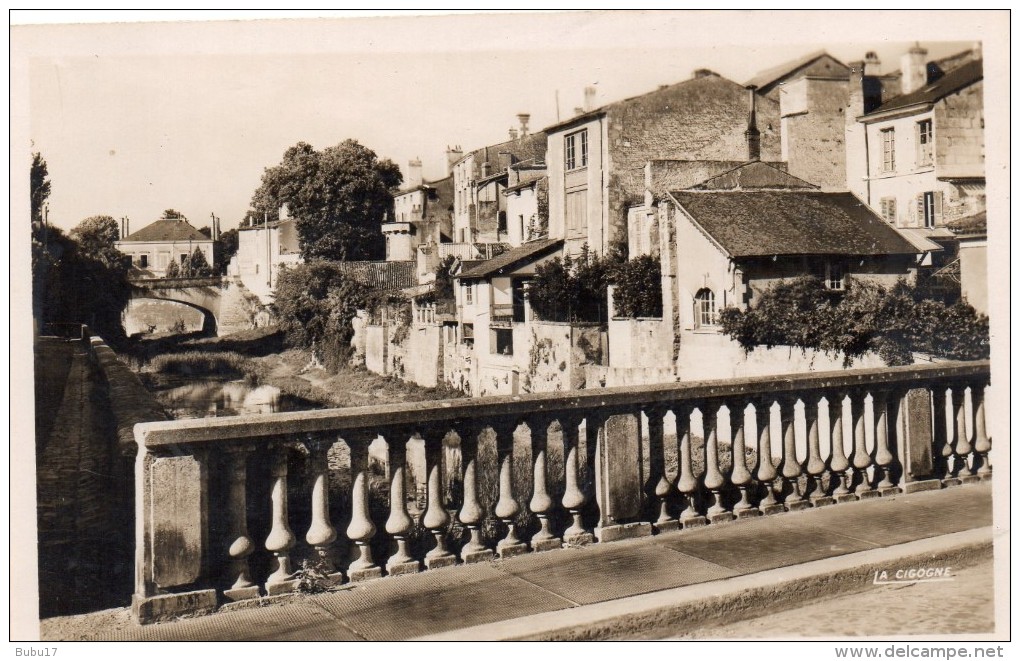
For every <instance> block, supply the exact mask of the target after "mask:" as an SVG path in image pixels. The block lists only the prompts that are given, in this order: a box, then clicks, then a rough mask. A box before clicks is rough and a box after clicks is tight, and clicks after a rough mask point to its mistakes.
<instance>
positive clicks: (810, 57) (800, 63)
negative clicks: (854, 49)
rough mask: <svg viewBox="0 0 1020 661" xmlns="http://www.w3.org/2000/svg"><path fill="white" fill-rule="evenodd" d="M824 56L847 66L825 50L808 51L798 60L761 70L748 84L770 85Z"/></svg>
mask: <svg viewBox="0 0 1020 661" xmlns="http://www.w3.org/2000/svg"><path fill="white" fill-rule="evenodd" d="M823 57H829V58H831V59H832V60H834V61H835V62H837V63H838V64H840V65H842V66H843V67H844V68H846V65H845V64H843V63H842V62H840V61H839V60H837V59H836V58H834V57H832V56H831V55H829V54H828V53H826V52H825V51H824V50H820V51H815V52H814V53H808V54H807V55H805V56H803V57H800V58H797V59H796V60H790V61H789V62H784V63H782V64H780V65H777V66H774V67H772V68H771V69H766V70H765V71H761V72H759V73H758V74H757V75H755V77H754V78H752V79H751V80H749V81H747V84H748V85H754V86H755V87H758V88H762V87H768V86H769V85H771V84H772V83H774V82H776V81H777V80H779V79H780V78H783V77H785V76H787V75H789V74H791V73H793V72H795V71H796V70H797V69H800V68H803V67H805V66H807V65H809V64H811V63H812V62H814V61H815V60H818V59H821V58H823Z"/></svg>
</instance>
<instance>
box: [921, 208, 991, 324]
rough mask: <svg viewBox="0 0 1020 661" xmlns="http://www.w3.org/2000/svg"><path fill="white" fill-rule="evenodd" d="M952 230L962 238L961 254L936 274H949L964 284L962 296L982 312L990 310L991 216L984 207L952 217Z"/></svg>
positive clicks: (961, 289)
mask: <svg viewBox="0 0 1020 661" xmlns="http://www.w3.org/2000/svg"><path fill="white" fill-rule="evenodd" d="M947 227H948V228H949V231H951V232H952V233H953V234H955V235H956V238H957V241H958V242H959V257H957V258H956V260H954V261H952V262H950V263H949V264H947V265H946V266H944V267H942V268H941V269H939V270H938V271H935V272H934V273H933V274H932V276H933V277H935V278H939V277H943V278H945V277H948V278H950V279H951V280H952V281H953V282H954V284H956V285H957V286H959V288H960V296H961V298H962V299H963V300H964V301H966V302H967V303H968V304H970V305H971V306H972V307H973V308H974V309H975V310H977V311H978V312H979V313H981V314H984V315H987V314H988V309H989V308H988V216H987V212H985V211H980V212H978V213H976V214H974V215H972V216H966V217H965V218H958V219H955V220H951V221H949V223H948V224H947Z"/></svg>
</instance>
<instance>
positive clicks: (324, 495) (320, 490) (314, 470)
mask: <svg viewBox="0 0 1020 661" xmlns="http://www.w3.org/2000/svg"><path fill="white" fill-rule="evenodd" d="M305 447H306V448H307V449H308V457H309V463H310V467H311V474H312V522H311V524H310V525H309V526H308V532H307V533H306V534H305V541H306V542H308V544H309V546H311V547H312V548H313V549H315V555H316V556H317V558H318V567H317V570H318V571H319V572H321V573H322V574H323V575H324V577H325V578H324V580H325V581H326V582H327V583H329V584H330V585H333V584H336V583H340V582H341V581H342V580H343V575H342V574H341V573H340V572H339V571H337V568H336V564H334V562H333V542H334V541H336V528H334V527H333V524H332V522H330V520H329V465H328V459H327V454H328V453H329V449H330V448H331V447H333V439H332V438H329V437H328V436H327V437H321V438H312V439H309V440H308V441H307V442H306V443H305Z"/></svg>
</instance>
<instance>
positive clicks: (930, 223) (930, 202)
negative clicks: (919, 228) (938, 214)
mask: <svg viewBox="0 0 1020 661" xmlns="http://www.w3.org/2000/svg"><path fill="white" fill-rule="evenodd" d="M920 202H921V212H920V213H919V214H918V215H919V216H920V217H921V220H922V221H923V222H924V226H925V227H927V228H932V227H935V193H934V192H932V191H928V192H926V193H925V194H924V195H922V196H921V198H920Z"/></svg>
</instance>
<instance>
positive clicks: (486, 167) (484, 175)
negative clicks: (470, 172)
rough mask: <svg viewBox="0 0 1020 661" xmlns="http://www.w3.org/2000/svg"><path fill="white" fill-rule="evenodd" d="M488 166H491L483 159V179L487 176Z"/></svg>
mask: <svg viewBox="0 0 1020 661" xmlns="http://www.w3.org/2000/svg"><path fill="white" fill-rule="evenodd" d="M490 167H491V165H489V162H488V161H485V162H484V163H482V179H485V178H486V177H488V176H489V168H490Z"/></svg>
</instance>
